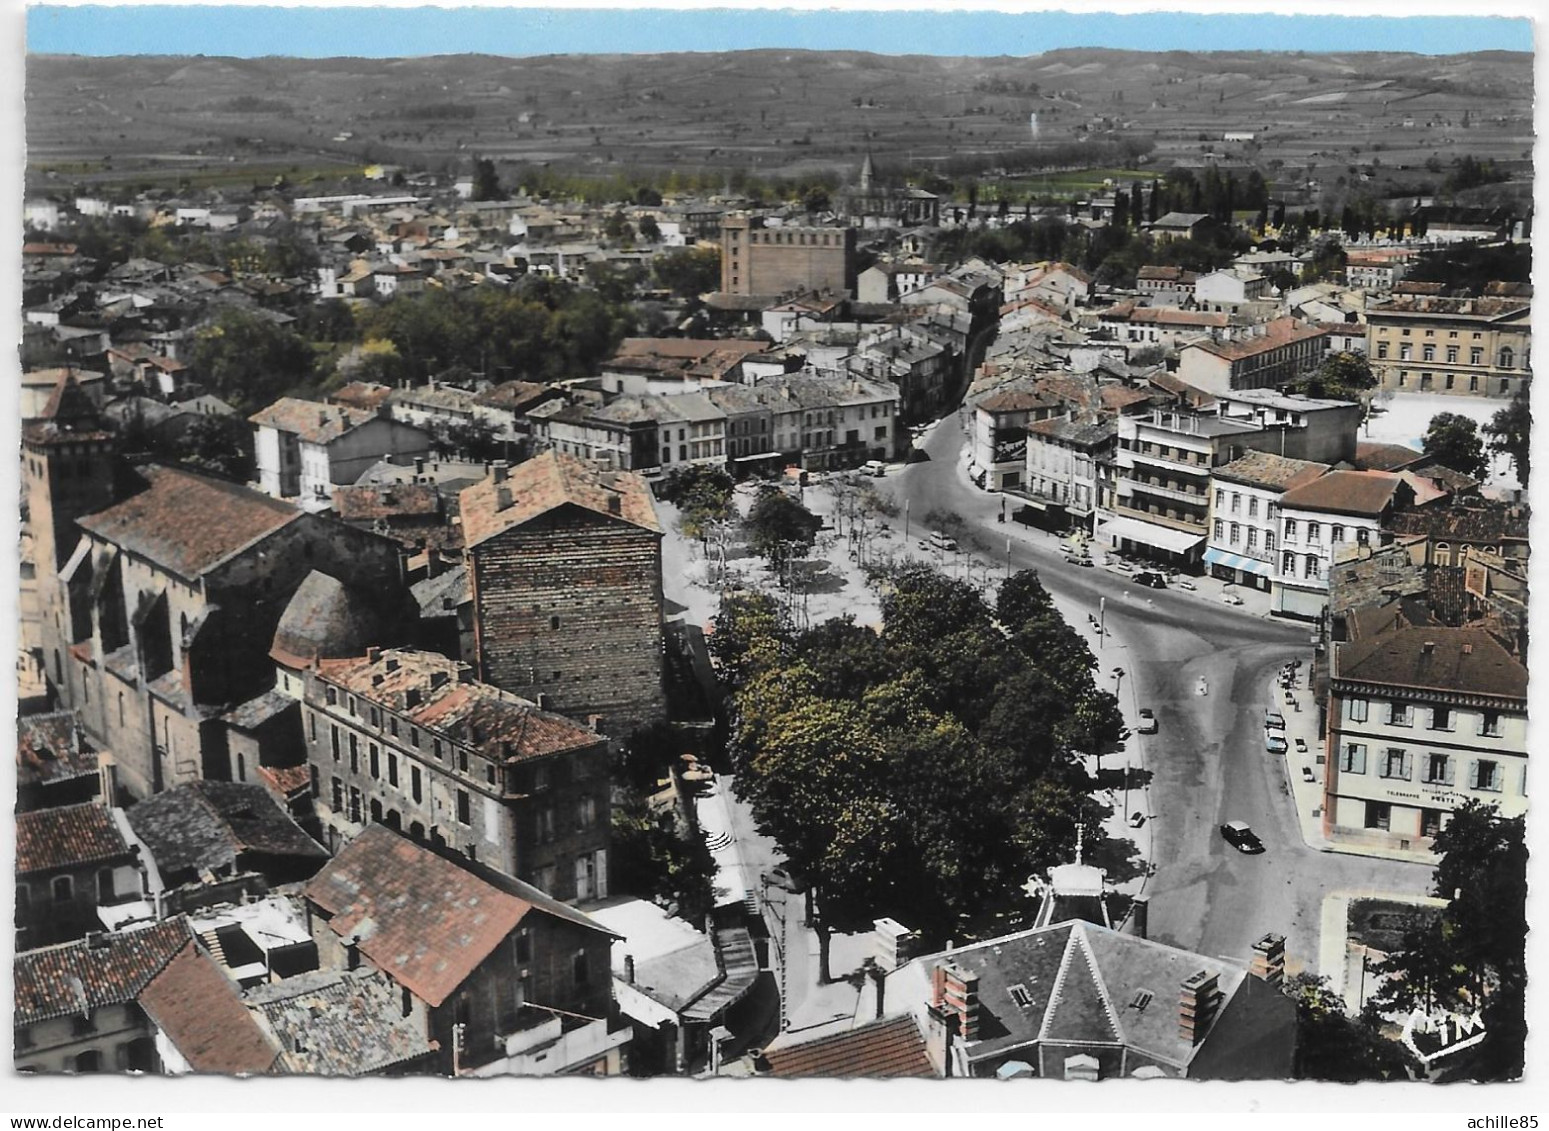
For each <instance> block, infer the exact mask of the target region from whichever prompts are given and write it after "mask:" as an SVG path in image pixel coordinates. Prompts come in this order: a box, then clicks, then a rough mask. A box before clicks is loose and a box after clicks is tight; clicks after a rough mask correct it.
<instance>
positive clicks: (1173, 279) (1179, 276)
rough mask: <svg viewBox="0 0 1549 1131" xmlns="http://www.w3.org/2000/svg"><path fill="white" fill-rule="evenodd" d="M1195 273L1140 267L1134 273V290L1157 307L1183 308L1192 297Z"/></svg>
mask: <svg viewBox="0 0 1549 1131" xmlns="http://www.w3.org/2000/svg"><path fill="white" fill-rule="evenodd" d="M1198 281H1199V274H1198V272H1195V271H1185V270H1184V269H1183V268H1182V267H1159V266H1147V267H1142V268H1140V269H1139V270H1138V271H1136V272H1135V289H1136V290H1137V291H1139V292H1140V293H1141V294H1143V295H1147V296H1149V297H1150V299H1151V301H1152V302H1153V303H1154V304H1156V305H1157V306H1183V305H1184V304H1185V303H1187V302H1188V301H1189V300H1191V299H1192V298H1193V297H1194V284H1195V283H1196V282H1198Z"/></svg>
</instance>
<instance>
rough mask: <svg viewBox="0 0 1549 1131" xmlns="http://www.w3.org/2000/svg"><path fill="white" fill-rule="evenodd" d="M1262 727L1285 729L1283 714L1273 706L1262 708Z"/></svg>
mask: <svg viewBox="0 0 1549 1131" xmlns="http://www.w3.org/2000/svg"><path fill="white" fill-rule="evenodd" d="M1264 729H1265V730H1285V716H1284V715H1282V714H1281V713H1280V712H1279V711H1277V710H1275V709H1274V708H1273V707H1265V708H1264Z"/></svg>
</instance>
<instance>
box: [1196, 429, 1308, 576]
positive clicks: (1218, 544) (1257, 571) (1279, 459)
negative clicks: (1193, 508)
mask: <svg viewBox="0 0 1549 1131" xmlns="http://www.w3.org/2000/svg"><path fill="white" fill-rule="evenodd" d="M1328 470H1329V465H1328V464H1326V463H1314V462H1312V461H1309V460H1301V459H1292V458H1290V457H1287V456H1281V455H1275V454H1274V453H1272V452H1260V451H1253V452H1246V453H1244V454H1243V455H1242V456H1240V457H1239V458H1237V459H1234V460H1232V461H1231V462H1230V463H1227V464H1223V465H1222V466H1220V467H1217V468H1215V469H1214V470H1213V471H1212V472H1211V474H1210V498H1211V502H1210V516H1209V518H1210V535H1209V537H1208V538H1207V539H1206V541H1205V564H1206V565H1207V566H1209V567H1210V575H1211V576H1212V577H1219V578H1221V579H1223V580H1225V581H1230V582H1234V583H1236V584H1238V585H1247V586H1251V587H1252V588H1254V589H1258V590H1260V591H1262V592H1265V593H1268V592H1269V590H1270V586H1271V583H1272V582H1273V581H1274V577H1275V573H1276V565H1275V563H1276V562H1277V561H1278V556H1277V554H1276V548H1277V540H1278V538H1279V537H1280V497H1281V496H1282V495H1283V494H1285V492H1286V491H1288V490H1291V489H1292V488H1295V487H1299V486H1301V485H1302V484H1304V483H1310V482H1312V481H1313V480H1315V479H1317V478H1319V477H1320V476H1322V475H1324V474H1325V473H1326V472H1327V471H1328Z"/></svg>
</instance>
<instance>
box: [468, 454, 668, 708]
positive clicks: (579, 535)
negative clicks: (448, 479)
mask: <svg viewBox="0 0 1549 1131" xmlns="http://www.w3.org/2000/svg"><path fill="white" fill-rule="evenodd" d="M460 507H461V511H462V520H463V540H464V544H465V546H466V547H467V550H466V557H467V565H468V575H469V584H470V586H471V590H472V599H473V609H474V613H473V615H474V640H475V649H476V661H477V662H476V673H477V676H478V678H479V679H481V680H483V681H484V682H486V683H492V684H494V685H495V686H497V687H500V688H503V689H505V690H507V691H512V692H515V693H516V694H519V695H522V696H525V697H528V698H531V699H534V700H536V701H537V702H539V703H540V704H541V705H543V706H544V708H545V709H547V710H552V711H556V712H558V713H560V714H564V715H568V716H570V717H572V718H578V719H582V720H586V721H587V722H588V723H590V721H591V716H594V715H595V716H597V717H598V727H599V729H600V730H602V731H603V732H604V733H606V734H609V735H615V736H624V735H627V734H629V733H631V732H632V731H634V730H635V729H637V728H639V727H642V726H646V725H649V724H650V723H652V722H655V721H657V720H659V719H661V718H662V717H663V715H664V713H665V694H664V692H663V687H662V679H663V661H662V564H661V562H662V558H661V537H662V527H661V522H660V520H659V519H658V518H657V515H656V507H655V504H654V503H653V501H652V499H651V493H650V489H649V488H648V487H647V486H646V484H645V481H644V480H643V479H641V478H640V477H639V476H638V475H634V474H631V473H629V472H620V471H601V470H597V469H595V468H593V467H589V466H588V465H586V464H585V463H583V462H582V461H581V460H579V459H576V458H575V457H574V456H569V455H563V454H560V453H557V452H545V453H544V454H543V455H539V456H535V457H534V458H533V459H531V460H528V461H527V462H526V463H524V464H521V465H519V466H517V467H515V468H512V469H509V470H507V469H505V468H502V467H500V466H498V465H497V466H496V467H495V468H494V469H493V472H492V474H491V475H490V477H489V478H487V479H485V480H483V481H481V482H480V483H478V484H476V485H474V486H472V487H469V488H468V489H467V490H465V491H464V492H463V493H462V496H461V502H460Z"/></svg>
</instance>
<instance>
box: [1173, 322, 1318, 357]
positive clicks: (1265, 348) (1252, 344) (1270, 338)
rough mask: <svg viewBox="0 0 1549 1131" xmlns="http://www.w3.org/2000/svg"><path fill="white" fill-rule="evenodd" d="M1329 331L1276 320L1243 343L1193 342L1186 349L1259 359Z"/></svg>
mask: <svg viewBox="0 0 1549 1131" xmlns="http://www.w3.org/2000/svg"><path fill="white" fill-rule="evenodd" d="M1327 336H1328V331H1327V330H1325V329H1324V328H1323V327H1321V326H1314V325H1308V324H1306V323H1301V322H1297V321H1296V319H1294V318H1276V319H1275V320H1274V321H1273V322H1268V323H1265V326H1264V333H1263V334H1261V335H1259V336H1257V337H1253V338H1249V339H1247V340H1246V341H1241V342H1192V343H1190V344H1189V345H1187V346H1185V347H1184V348H1185V349H1200V350H1204V351H1205V352H1206V353H1212V354H1215V355H1216V356H1217V357H1221V358H1226V359H1227V360H1229V361H1240V360H1242V359H1244V358H1249V357H1257V356H1258V355H1259V354H1261V353H1268V352H1270V351H1271V350H1277V349H1279V348H1280V347H1282V346H1288V345H1291V344H1293V343H1295V342H1304V341H1309V340H1311V339H1313V338H1324V337H1327Z"/></svg>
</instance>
